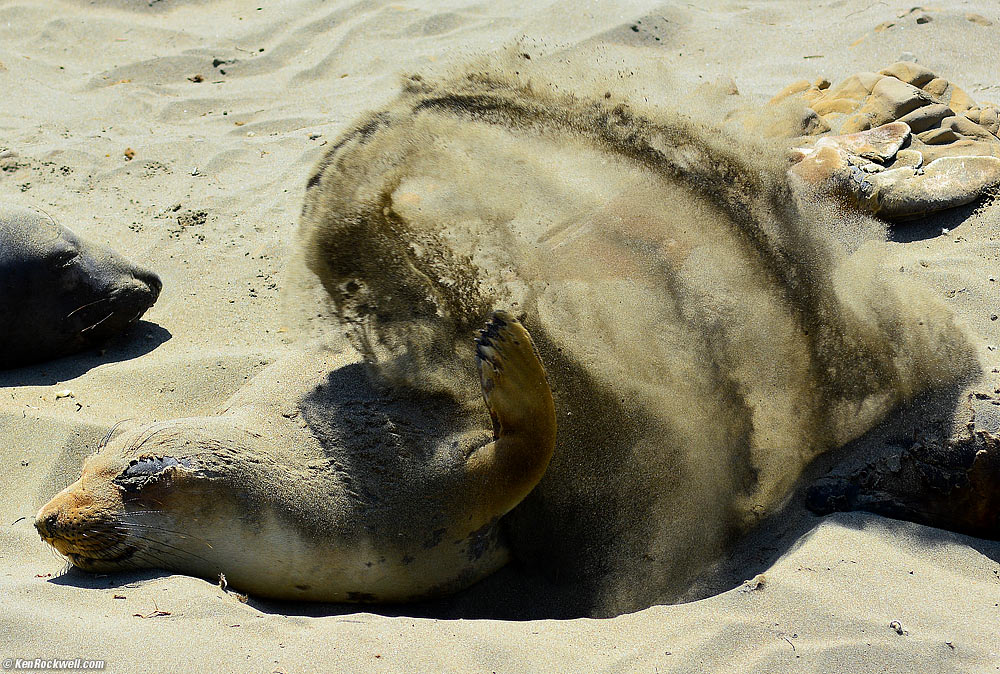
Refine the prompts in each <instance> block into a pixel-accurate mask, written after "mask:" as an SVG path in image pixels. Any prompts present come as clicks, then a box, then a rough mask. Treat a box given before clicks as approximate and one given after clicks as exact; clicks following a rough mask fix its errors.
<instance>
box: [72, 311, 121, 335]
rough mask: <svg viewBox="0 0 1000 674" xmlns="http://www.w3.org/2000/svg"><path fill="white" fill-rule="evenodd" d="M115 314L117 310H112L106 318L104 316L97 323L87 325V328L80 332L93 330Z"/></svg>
mask: <svg viewBox="0 0 1000 674" xmlns="http://www.w3.org/2000/svg"><path fill="white" fill-rule="evenodd" d="M114 315H115V312H113V311H112V312H111V313H110V314H108V315H107V316H105V317H104V318H102V319H101V320H99V321H97V322H96V323H94V324H93V325H90V326H87V327H86V328H84V329H83V330H81V331H80V332H81V333H84V332H87V331H88V330H93V329H94V328H96V327H97V326H98V325H100V324H101V323H103V322H104V321H106V320H108V319H109V318H111V317H112V316H114Z"/></svg>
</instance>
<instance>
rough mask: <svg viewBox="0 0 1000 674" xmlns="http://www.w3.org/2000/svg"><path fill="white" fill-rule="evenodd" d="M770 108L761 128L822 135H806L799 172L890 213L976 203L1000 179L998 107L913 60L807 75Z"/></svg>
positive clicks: (909, 213) (798, 158)
mask: <svg viewBox="0 0 1000 674" xmlns="http://www.w3.org/2000/svg"><path fill="white" fill-rule="evenodd" d="M767 107H768V110H767V113H766V114H765V115H764V116H763V118H764V119H765V120H767V122H766V124H765V125H764V128H763V129H761V127H760V125H758V127H757V129H758V130H764V131H765V132H766V133H767V134H768V135H772V136H778V135H785V136H799V137H803V136H811V137H814V138H818V140H812V141H809V140H807V139H805V138H802V139H801V140H800V141H799V144H800V146H799V147H797V148H796V149H795V151H794V152H793V153H792V155H791V156H792V160H793V161H798V162H800V163H801V164H802V165H801V166H796V167H794V168H793V169H792V172H793V174H794V175H796V176H797V177H798V178H800V179H803V180H807V181H809V180H811V181H824V180H825V181H828V182H829V183H830V184H831V185H833V186H835V187H836V188H837V189H839V190H841V191H843V192H845V193H846V194H848V195H849V196H850V197H851V198H853V199H854V200H855V201H856V202H857V203H858V204H859V205H860V206H861V207H862V208H864V209H866V210H870V211H871V212H875V213H878V214H879V215H881V216H883V217H888V218H897V217H912V216H914V215H920V214H923V213H929V212H932V211H934V210H939V209H942V208H950V207H952V206H955V205H961V204H964V203H969V202H970V201H973V200H975V199H976V198H977V197H978V196H980V195H981V194H982V193H983V192H984V190H986V189H989V188H990V186H994V185H995V184H996V179H995V175H996V163H995V161H994V159H996V158H1000V137H998V135H997V134H998V132H1000V113H998V110H997V106H996V105H993V104H987V103H984V104H977V103H976V102H975V101H974V100H972V98H971V97H970V96H969V95H968V94H967V93H966V92H965V91H964V90H962V89H961V88H959V87H957V86H956V85H955V84H953V83H952V82H949V81H948V80H946V79H944V78H943V77H939V76H938V75H937V74H936V73H934V72H933V71H931V70H930V69H928V68H926V67H925V66H922V65H920V64H917V63H915V62H912V61H907V60H905V59H904V60H901V61H898V62H896V63H893V64H892V65H890V66H888V67H887V68H884V69H882V70H881V71H879V72H877V73H875V72H869V71H864V72H860V73H856V74H854V75H851V76H849V77H847V78H845V79H844V80H842V81H841V82H839V83H834V84H830V83H829V81H828V80H825V79H822V78H820V79H817V80H815V81H814V82H813V83H811V84H810V83H809V82H808V81H806V80H800V81H799V82H796V83H795V84H793V85H790V86H789V87H786V88H785V89H784V90H782V92H780V93H779V94H778V95H777V96H775V98H774V99H772V101H771V102H770V103H769V104H768V106H767ZM907 143H909V145H908V147H907ZM904 147H907V149H906V150H904V149H903V148H904ZM902 152H905V153H906V154H900V153H902ZM945 159H947V160H948V161H944V162H941V163H938V162H939V161H941V160H945ZM887 169H888V170H887Z"/></svg>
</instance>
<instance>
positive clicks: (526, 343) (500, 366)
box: [466, 311, 556, 522]
mask: <svg viewBox="0 0 1000 674" xmlns="http://www.w3.org/2000/svg"><path fill="white" fill-rule="evenodd" d="M476 365H477V366H478V369H479V379H480V383H481V384H482V387H483V398H484V400H485V401H486V406H487V407H488V408H489V411H490V418H491V419H492V420H493V435H494V441H493V442H491V443H489V444H488V445H485V446H484V447H480V448H479V449H477V450H476V451H475V452H473V453H472V454H471V455H470V456H469V458H468V460H467V464H466V471H467V473H468V477H469V483H470V485H471V486H472V491H473V492H474V494H473V501H472V504H473V507H474V509H475V510H476V511H477V513H478V517H477V518H476V519H477V520H481V521H482V522H487V521H489V520H491V519H493V518H496V517H500V516H501V515H503V514H504V513H506V512H507V511H509V510H510V509H511V508H513V507H514V506H515V505H517V504H518V503H520V501H521V500H522V499H523V498H524V497H525V496H527V495H528V493H529V492H530V491H531V490H532V489H533V488H534V486H535V485H536V484H538V481H539V480H541V479H542V475H543V474H544V473H545V469H546V468H547V467H548V465H549V460H550V459H551V458H552V452H553V450H554V449H555V440H556V415H555V405H554V403H553V402H552V392H551V391H550V389H549V384H548V380H547V378H546V376H545V369H544V368H543V367H542V363H541V360H540V359H539V357H538V353H537V351H536V350H535V346H534V344H533V343H532V341H531V336H530V335H529V334H528V331H527V330H525V328H524V326H523V325H522V324H521V322H520V321H518V320H517V319H516V318H514V317H513V316H511V315H510V314H508V313H507V312H503V311H497V312H495V313H494V314H493V317H492V319H491V320H490V322H489V324H488V325H487V326H486V328H485V329H484V330H483V331H482V332H481V333H480V335H479V337H478V339H476Z"/></svg>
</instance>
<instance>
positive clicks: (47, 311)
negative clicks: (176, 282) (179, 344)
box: [0, 205, 162, 368]
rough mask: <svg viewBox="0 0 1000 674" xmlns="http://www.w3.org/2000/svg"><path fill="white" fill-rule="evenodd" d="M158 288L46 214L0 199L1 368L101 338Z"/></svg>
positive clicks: (125, 322)
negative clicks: (6, 204)
mask: <svg viewBox="0 0 1000 674" xmlns="http://www.w3.org/2000/svg"><path fill="white" fill-rule="evenodd" d="M161 287H162V284H161V282H160V279H159V277H157V275H156V274H154V273H152V272H150V271H147V270H145V269H141V268H139V267H137V266H136V265H134V264H132V263H131V262H128V261H127V260H125V259H123V258H122V257H121V256H119V255H117V254H116V253H114V252H112V251H110V250H108V249H106V248H103V247H101V246H97V245H95V244H92V243H89V242H86V241H83V240H81V239H80V238H79V237H77V236H76V235H75V234H74V233H73V232H71V231H70V230H68V229H66V228H65V227H62V226H60V225H58V224H57V223H55V222H54V221H53V220H52V219H51V218H49V217H48V216H46V215H43V214H41V213H37V212H35V211H32V210H28V209H24V208H18V207H12V206H3V205H0V368H12V367H19V366H22V365H28V364H31V363H35V362H39V361H43V360H48V359H51V358H57V357H59V356H64V355H67V354H70V353H75V352H77V351H80V350H83V349H85V348H88V347H91V346H95V345H97V344H100V343H102V342H103V341H105V340H107V339H108V338H109V337H111V336H112V335H116V334H118V333H120V332H123V331H124V330H126V329H127V328H129V327H131V326H132V325H134V324H135V323H136V321H138V320H139V318H140V317H141V316H142V315H143V314H144V313H145V312H146V310H147V309H149V307H151V306H152V305H153V303H154V302H155V301H156V298H157V297H158V296H159V293H160V289H161Z"/></svg>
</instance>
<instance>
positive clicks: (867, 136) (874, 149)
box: [816, 122, 910, 162]
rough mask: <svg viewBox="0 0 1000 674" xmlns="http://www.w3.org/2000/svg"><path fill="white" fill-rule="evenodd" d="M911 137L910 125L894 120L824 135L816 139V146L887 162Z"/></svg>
mask: <svg viewBox="0 0 1000 674" xmlns="http://www.w3.org/2000/svg"><path fill="white" fill-rule="evenodd" d="M909 138H910V127H908V126H907V125H906V124H904V123H902V122H893V123H891V124H883V125H882V126H879V127H877V128H874V129H870V130H868V131H862V132H860V133H851V134H845V135H840V136H823V137H822V138H820V139H819V140H818V141H816V147H817V148H820V147H827V146H831V147H837V148H839V149H841V150H843V151H845V152H847V153H848V154H849V155H853V156H856V157H861V158H863V159H867V160H869V161H878V162H885V161H886V160H888V159H892V158H893V157H895V156H896V153H897V152H898V151H899V148H900V147H902V145H903V143H905V142H906V141H907V140H909Z"/></svg>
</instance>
